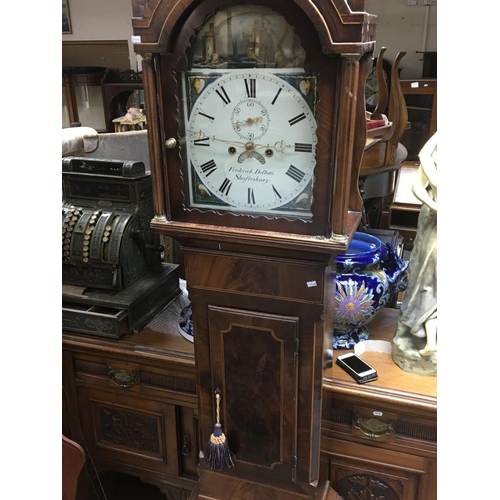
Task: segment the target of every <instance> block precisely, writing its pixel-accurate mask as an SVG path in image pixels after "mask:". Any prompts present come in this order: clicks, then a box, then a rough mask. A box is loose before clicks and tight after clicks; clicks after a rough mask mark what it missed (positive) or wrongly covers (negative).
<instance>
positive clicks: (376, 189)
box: [359, 47, 410, 228]
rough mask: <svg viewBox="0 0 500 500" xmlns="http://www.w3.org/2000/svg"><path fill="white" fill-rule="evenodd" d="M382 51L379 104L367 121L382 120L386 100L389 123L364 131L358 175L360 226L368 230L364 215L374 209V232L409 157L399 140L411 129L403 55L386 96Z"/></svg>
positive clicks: (378, 68) (377, 67)
mask: <svg viewBox="0 0 500 500" xmlns="http://www.w3.org/2000/svg"><path fill="white" fill-rule="evenodd" d="M385 50H386V48H385V47H383V48H382V49H381V50H380V54H379V57H378V58H377V64H376V72H377V79H378V86H379V89H378V90H379V91H378V98H379V100H378V103H377V106H376V108H375V109H374V111H373V113H372V114H371V117H370V118H371V119H372V120H381V119H382V118H383V114H382V112H383V111H384V110H385V109H386V108H387V100H389V111H388V115H387V119H388V123H387V124H386V125H385V126H382V127H378V128H374V129H371V130H367V134H366V135H367V138H366V146H365V150H364V153H363V158H362V160H361V166H360V171H359V186H360V191H361V193H362V196H363V208H364V212H365V215H364V216H363V221H362V224H363V226H365V227H366V226H370V223H369V221H368V217H366V214H367V213H368V212H369V211H373V210H374V209H375V210H376V211H377V212H378V217H377V221H376V223H375V224H372V227H374V228H378V227H379V221H380V215H381V212H382V203H383V199H384V198H385V197H387V196H389V195H391V194H392V193H393V192H394V189H395V185H396V177H397V172H398V170H399V169H400V168H401V166H402V165H403V162H404V161H405V159H406V156H407V155H408V152H407V150H406V148H405V147H404V146H403V144H401V143H400V140H401V137H402V136H403V134H404V132H405V130H406V129H407V128H409V126H410V124H409V123H408V110H407V108H406V101H405V98H404V94H403V91H402V89H401V82H400V80H399V64H400V62H401V59H402V58H403V57H404V56H405V54H406V52H399V53H398V54H397V56H396V58H395V60H394V63H393V65H392V71H391V86H390V92H388V90H387V82H386V80H385V78H384V77H383V67H382V62H383V57H382V56H383V54H384V52H385Z"/></svg>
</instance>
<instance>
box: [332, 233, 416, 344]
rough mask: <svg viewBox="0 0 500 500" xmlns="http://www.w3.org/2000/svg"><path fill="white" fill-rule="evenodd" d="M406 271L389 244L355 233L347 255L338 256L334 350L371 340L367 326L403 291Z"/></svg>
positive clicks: (405, 285)
mask: <svg viewBox="0 0 500 500" xmlns="http://www.w3.org/2000/svg"><path fill="white" fill-rule="evenodd" d="M407 268H408V262H406V261H404V260H402V259H401V258H400V257H399V256H398V255H397V253H396V251H395V249H394V247H393V246H392V245H391V244H390V243H382V241H381V240H380V239H379V238H377V237H376V236H373V235H371V234H368V233H362V232H357V233H355V234H354V237H353V239H352V242H351V244H350V245H349V248H348V249H347V252H346V253H345V254H343V255H338V256H337V276H336V291H335V317H334V332H333V348H334V349H352V348H353V347H354V346H355V345H356V344H357V343H358V342H359V341H361V340H368V339H369V338H370V333H369V330H368V328H367V327H366V324H367V323H369V322H370V321H371V320H372V319H373V318H374V317H375V315H376V314H377V313H378V312H379V311H380V310H381V309H382V308H383V307H384V306H385V305H386V304H388V303H389V302H390V301H391V300H392V298H393V297H394V295H395V294H396V293H398V292H400V291H403V290H405V289H406V287H407V285H408V271H407Z"/></svg>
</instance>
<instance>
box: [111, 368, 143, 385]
mask: <svg viewBox="0 0 500 500" xmlns="http://www.w3.org/2000/svg"><path fill="white" fill-rule="evenodd" d="M108 378H109V379H110V380H111V381H113V382H114V383H115V384H116V385H117V386H118V387H131V386H132V385H134V384H136V383H137V374H136V373H129V372H126V371H125V370H115V369H114V368H111V367H110V366H109V367H108Z"/></svg>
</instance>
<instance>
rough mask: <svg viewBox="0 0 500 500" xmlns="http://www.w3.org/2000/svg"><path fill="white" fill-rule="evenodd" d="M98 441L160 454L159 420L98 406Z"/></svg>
mask: <svg viewBox="0 0 500 500" xmlns="http://www.w3.org/2000/svg"><path fill="white" fill-rule="evenodd" d="M97 414H98V422H99V423H98V425H97V429H96V430H97V441H98V442H107V443H112V444H118V445H120V446H124V447H126V448H133V449H137V450H141V451H147V452H150V453H155V454H159V453H160V442H159V437H160V434H159V428H160V425H161V422H160V420H159V418H153V417H151V416H148V417H146V416H144V415H137V414H134V413H130V412H128V411H124V410H120V409H116V408H112V407H107V406H101V405H97Z"/></svg>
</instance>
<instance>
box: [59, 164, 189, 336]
mask: <svg viewBox="0 0 500 500" xmlns="http://www.w3.org/2000/svg"><path fill="white" fill-rule="evenodd" d="M62 179H63V203H62V285H63V287H62V324H63V329H65V330H68V331H73V332H79V333H85V334H92V335H98V336H103V337H109V338H119V337H120V336H122V335H123V334H125V333H128V332H132V331H138V330H140V329H141V328H143V327H144V326H145V325H146V324H147V323H148V322H149V321H150V320H151V319H152V317H153V316H154V315H155V314H156V313H158V312H159V311H160V310H161V309H162V308H163V307H165V305H166V304H168V303H169V302H170V301H171V300H172V299H174V298H175V297H176V296H177V295H178V294H179V293H180V289H179V277H178V266H177V265H175V264H167V263H164V262H162V258H161V254H162V251H163V247H162V245H161V244H160V237H159V236H158V235H157V234H153V233H152V232H151V231H150V230H149V224H150V221H151V219H152V218H153V215H154V213H153V205H152V191H151V176H150V174H148V173H146V169H145V166H144V163H142V162H140V161H122V160H100V159H90V158H84V157H66V158H63V160H62Z"/></svg>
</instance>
